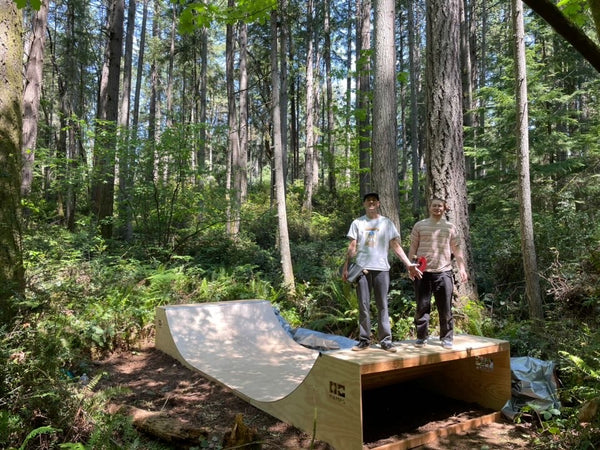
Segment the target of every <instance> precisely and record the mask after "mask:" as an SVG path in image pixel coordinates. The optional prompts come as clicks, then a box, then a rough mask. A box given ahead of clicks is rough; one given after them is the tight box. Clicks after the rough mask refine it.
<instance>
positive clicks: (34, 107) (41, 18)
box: [21, 0, 48, 197]
mask: <svg viewBox="0 0 600 450" xmlns="http://www.w3.org/2000/svg"><path fill="white" fill-rule="evenodd" d="M47 25H48V0H43V1H42V2H41V5H40V9H39V10H38V11H36V13H35V15H34V19H33V37H32V40H31V46H30V49H29V55H28V56H27V66H26V68H25V90H24V93H23V169H22V171H21V173H22V178H21V195H22V196H24V197H27V196H28V195H29V194H30V193H31V183H32V180H33V162H34V160H35V148H36V145H37V133H38V120H39V115H40V95H41V93H42V81H43V80H42V72H43V69H44V46H45V43H46V28H47Z"/></svg>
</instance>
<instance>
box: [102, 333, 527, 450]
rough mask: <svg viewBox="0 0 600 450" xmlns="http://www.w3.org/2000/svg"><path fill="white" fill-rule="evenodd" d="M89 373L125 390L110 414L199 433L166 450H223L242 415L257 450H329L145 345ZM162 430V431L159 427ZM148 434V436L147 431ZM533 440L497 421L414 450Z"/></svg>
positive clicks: (523, 444) (508, 445)
mask: <svg viewBox="0 0 600 450" xmlns="http://www.w3.org/2000/svg"><path fill="white" fill-rule="evenodd" d="M94 370H95V372H96V373H95V374H94V375H97V374H98V373H104V374H105V375H104V376H103V377H102V379H101V381H100V382H99V385H98V388H101V389H106V388H109V387H115V388H116V387H119V388H125V389H124V393H123V394H122V395H120V396H119V397H118V398H116V399H113V401H112V404H111V406H110V409H111V410H112V411H116V410H121V411H124V410H125V411H128V412H129V413H130V414H131V415H132V416H133V418H134V424H135V423H136V420H135V419H136V417H137V418H140V417H143V416H144V414H146V415H147V414H149V412H150V411H154V412H160V416H161V417H162V418H163V419H166V420H167V422H166V427H167V428H169V429H170V430H171V431H173V430H179V431H180V430H187V431H189V430H195V431H198V432H200V433H199V434H198V433H196V435H195V436H196V437H195V438H190V439H187V442H186V441H173V440H172V441H171V442H170V443H167V442H165V441H164V440H165V439H173V438H172V437H167V438H165V437H164V436H163V438H162V440H163V443H164V445H165V447H167V448H168V447H169V446H171V447H172V448H173V449H185V448H214V449H217V450H218V449H221V448H226V447H224V446H223V440H224V437H225V436H226V435H227V434H228V433H229V432H230V431H231V430H232V427H233V426H234V423H235V418H236V416H237V415H239V414H241V415H242V419H243V423H244V424H245V425H247V426H248V427H249V428H250V429H251V430H254V431H256V433H257V437H258V440H259V441H260V442H261V444H262V447H260V448H263V449H307V448H313V449H315V450H327V449H331V448H332V447H331V446H329V445H328V444H326V443H324V442H321V441H314V442H313V440H312V437H311V435H309V434H307V433H304V432H302V431H300V430H298V429H297V428H294V427H292V426H290V425H288V424H286V423H284V422H281V421H279V420H277V419H275V418H274V417H272V416H270V415H268V414H266V413H264V412H262V411H261V410H259V409H257V408H255V407H253V406H251V405H250V404H249V403H247V402H245V401H243V400H241V399H240V398H238V397H237V396H236V395H234V394H233V393H232V392H231V391H230V390H229V389H227V388H225V387H222V386H221V385H219V384H217V383H214V382H212V381H210V380H208V379H207V378H205V377H203V376H202V375H201V374H199V373H196V372H193V371H191V370H189V369H188V368H186V367H185V366H183V365H182V364H180V363H179V362H178V361H176V360H174V359H173V358H171V357H170V356H168V355H166V354H164V353H162V352H161V351H159V350H157V349H155V348H154V346H153V343H146V344H144V345H142V346H141V347H140V348H138V349H136V350H130V351H126V352H124V351H123V352H118V353H114V354H112V355H111V356H109V357H107V358H105V359H103V360H101V361H99V362H97V363H96V364H95V367H94ZM435 426H436V427H437V426H443V423H442V424H440V423H438V422H436V424H435ZM162 427H163V428H164V427H165V425H164V422H163V426H162ZM138 428H139V427H138ZM150 428H152V427H150ZM142 429H144V428H142ZM147 431H148V430H147V427H146V432H147ZM150 433H151V434H153V433H152V431H150ZM188 434H189V433H188ZM192 434H193V433H192ZM199 436H200V437H199ZM532 436H533V433H532V432H531V431H530V430H528V429H527V427H525V426H522V425H515V424H513V423H509V422H504V421H502V422H496V423H492V424H489V425H484V426H482V427H479V428H476V429H474V430H470V431H468V432H464V433H461V434H455V435H451V436H448V437H444V438H440V439H439V440H438V441H436V442H432V443H428V444H426V445H423V446H420V447H418V448H419V449H424V450H444V449H460V450H475V449H477V450H484V449H485V450H487V449H504V450H506V449H527V448H533V446H532V445H531V444H530V441H531V437H532ZM148 437H149V439H150V440H156V441H159V440H161V439H159V438H158V437H156V435H154V436H149V435H148ZM246 448H252V447H246ZM255 448H257V447H255Z"/></svg>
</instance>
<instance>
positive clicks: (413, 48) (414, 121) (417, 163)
mask: <svg viewBox="0 0 600 450" xmlns="http://www.w3.org/2000/svg"><path fill="white" fill-rule="evenodd" d="M416 3H417V2H416V0H411V1H409V2H408V64H409V69H408V70H409V74H410V75H409V76H410V151H411V157H412V158H411V163H412V183H411V191H412V196H413V204H412V213H413V217H414V218H415V219H416V218H418V217H419V210H420V204H421V202H420V198H421V196H420V195H419V173H420V171H421V155H420V153H421V150H420V148H419V135H420V132H419V131H420V130H419V102H418V101H417V98H418V93H419V83H420V82H419V72H420V70H419V67H421V64H420V59H421V58H420V52H419V46H418V45H417V39H416V35H415V29H416V28H417V20H416V17H415V9H416Z"/></svg>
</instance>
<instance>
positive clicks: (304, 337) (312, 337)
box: [273, 308, 357, 351]
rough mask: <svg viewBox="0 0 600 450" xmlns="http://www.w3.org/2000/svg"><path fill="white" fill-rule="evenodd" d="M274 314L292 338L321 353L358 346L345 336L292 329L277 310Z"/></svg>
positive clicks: (305, 329) (274, 309)
mask: <svg viewBox="0 0 600 450" xmlns="http://www.w3.org/2000/svg"><path fill="white" fill-rule="evenodd" d="M273 312H274V313H275V315H276V316H277V318H278V319H279V322H280V323H281V326H282V327H283V329H284V330H285V331H286V332H287V333H288V334H289V335H290V336H291V338H292V339H294V340H295V341H296V342H297V343H298V344H300V345H303V346H305V347H308V348H312V349H315V350H319V351H328V350H340V349H346V348H352V347H353V346H355V345H356V344H357V342H356V341H355V340H354V339H349V338H347V337H345V336H338V335H335V334H327V333H322V332H320V331H315V330H309V329H308V328H292V327H291V326H290V324H289V323H288V322H287V321H286V320H285V319H284V318H283V317H281V314H280V313H279V310H278V309H277V308H273Z"/></svg>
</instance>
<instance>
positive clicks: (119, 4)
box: [92, 0, 125, 239]
mask: <svg viewBox="0 0 600 450" xmlns="http://www.w3.org/2000/svg"><path fill="white" fill-rule="evenodd" d="M124 8H125V6H124V2H123V0H112V1H111V3H110V8H109V10H108V41H107V44H106V53H105V56H104V66H103V67H102V76H101V79H100V95H99V99H98V122H97V124H96V142H95V145H94V178H93V180H92V204H93V211H94V214H95V216H96V220H97V221H98V224H99V225H100V231H101V235H102V237H104V238H105V239H108V238H110V237H112V229H113V224H112V216H113V207H114V201H113V197H114V191H115V183H114V181H115V148H116V142H117V140H116V132H117V126H116V125H117V120H118V115H119V79H120V74H121V67H120V66H121V54H122V47H123V18H124Z"/></svg>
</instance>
